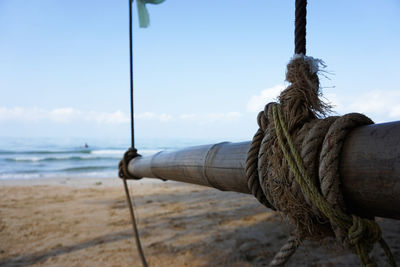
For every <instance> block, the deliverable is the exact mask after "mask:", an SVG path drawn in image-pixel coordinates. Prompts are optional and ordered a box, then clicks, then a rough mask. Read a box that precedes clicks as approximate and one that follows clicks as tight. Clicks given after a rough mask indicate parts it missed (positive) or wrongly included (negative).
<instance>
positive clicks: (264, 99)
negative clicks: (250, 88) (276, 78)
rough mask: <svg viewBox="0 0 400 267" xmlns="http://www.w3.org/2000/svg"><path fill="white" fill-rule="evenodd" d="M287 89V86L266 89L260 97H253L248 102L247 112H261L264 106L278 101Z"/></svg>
mask: <svg viewBox="0 0 400 267" xmlns="http://www.w3.org/2000/svg"><path fill="white" fill-rule="evenodd" d="M283 89H285V86H283V85H281V84H279V85H276V86H274V87H271V88H268V89H264V90H262V91H261V93H260V94H259V95H253V96H252V97H251V98H250V100H249V102H247V111H250V112H259V111H261V110H263V109H264V106H265V105H266V104H267V103H269V102H272V101H276V99H277V97H278V96H279V94H280V93H281V92H282V91H283Z"/></svg>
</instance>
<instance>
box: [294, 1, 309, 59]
mask: <svg viewBox="0 0 400 267" xmlns="http://www.w3.org/2000/svg"><path fill="white" fill-rule="evenodd" d="M306 24H307V0H296V13H295V30H294V44H295V49H294V53H295V54H303V55H305V54H306Z"/></svg>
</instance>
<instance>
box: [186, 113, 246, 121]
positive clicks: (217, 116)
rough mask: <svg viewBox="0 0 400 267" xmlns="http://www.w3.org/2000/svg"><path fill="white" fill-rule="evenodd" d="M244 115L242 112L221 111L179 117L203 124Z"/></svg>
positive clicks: (234, 119) (229, 119) (233, 119)
mask: <svg viewBox="0 0 400 267" xmlns="http://www.w3.org/2000/svg"><path fill="white" fill-rule="evenodd" d="M241 117H242V114H241V113H240V112H236V111H231V112H220V113H206V114H193V113H190V114H181V115H180V116H179V118H180V119H181V120H184V121H197V122H199V123H201V124H205V123H212V122H219V121H236V120H238V119H239V118H241Z"/></svg>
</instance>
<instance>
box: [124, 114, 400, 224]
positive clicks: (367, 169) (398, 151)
mask: <svg viewBox="0 0 400 267" xmlns="http://www.w3.org/2000/svg"><path fill="white" fill-rule="evenodd" d="M249 147H250V142H242V143H227V142H225V143H219V144H213V145H204V146H197V147H189V148H186V149H182V150H178V151H174V152H159V153H157V154H155V155H153V156H150V157H138V158H136V159H134V160H132V161H131V162H130V164H129V172H131V173H132V174H133V175H134V176H136V177H148V178H162V179H166V180H174V181H180V182H186V183H193V184H199V185H205V186H210V187H214V188H217V189H220V190H224V191H235V192H240V193H247V194H250V192H249V190H248V188H247V182H246V181H247V178H246V175H245V162H246V157H247V151H248V149H249ZM340 172H341V177H342V188H343V193H344V196H345V199H346V203H347V205H348V207H349V208H350V209H351V210H352V211H353V212H355V213H358V214H362V215H373V216H381V217H388V218H395V219H400V121H399V122H392V123H385V124H375V125H369V126H363V127H360V128H357V129H355V130H353V131H352V132H351V133H350V134H349V135H348V137H347V138H346V141H345V145H344V148H343V151H342V155H341V165H340Z"/></svg>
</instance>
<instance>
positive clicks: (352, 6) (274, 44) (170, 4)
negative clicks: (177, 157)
mask: <svg viewBox="0 0 400 267" xmlns="http://www.w3.org/2000/svg"><path fill="white" fill-rule="evenodd" d="M308 2H309V3H308V17H307V23H308V24H307V55H309V56H312V57H315V58H320V59H322V60H323V61H324V62H325V63H326V65H327V67H326V69H325V71H326V72H325V73H324V75H323V76H321V86H322V88H323V93H324V96H325V98H326V99H327V100H328V101H329V102H331V103H332V104H333V105H334V106H335V108H334V110H335V111H336V112H337V113H338V114H344V113H347V112H362V113H364V114H366V115H368V116H370V117H371V118H372V119H373V120H374V121H376V122H379V123H380V122H389V121H396V120H399V119H400V83H399V78H400V49H399V47H400V1H398V0H381V1H376V0H374V1H373V0H353V1H345V0H338V1H325V0H324V1H321V0H318V1H317V0H313V1H312V0H310V1H308ZM148 10H149V13H150V21H151V25H150V27H149V28H146V29H142V28H139V27H138V22H137V13H136V10H134V13H133V14H134V26H133V39H134V40H133V49H134V87H135V89H134V90H135V135H136V138H139V139H140V138H182V139H218V140H221V141H224V140H227V141H239V140H251V138H252V136H253V134H254V133H255V132H256V129H257V123H256V117H257V113H258V111H260V110H262V109H263V106H264V105H265V104H266V103H268V102H270V101H273V100H274V99H275V98H276V97H277V96H278V95H279V92H280V90H282V89H283V88H284V87H285V86H287V83H286V82H285V80H284V79H285V72H286V64H287V63H288V62H289V60H290V58H291V57H292V56H293V51H294V44H293V43H294V41H293V39H294V37H293V36H294V33H293V32H294V0H291V1H288V0H281V1H276V0H268V1H267V0H253V1H239V0H229V1H228V0H218V1H212V0H203V1H194V0H191V1H188V0H186V1H184V0H166V1H165V2H164V3H162V4H160V5H148ZM128 14H129V13H128V1H116V0H113V1H110V0H109V1H105V0H96V1H92V0H85V1H78V0H69V1H54V0H30V1H15V0H0V62H1V64H0V96H1V97H0V137H1V136H3V137H12V136H17V137H80V138H82V137H83V138H85V137H88V138H89V137H102V138H129V136H130V124H129V120H130V115H129V111H130V108H129V104H130V100H129V39H128V38H129V32H128V19H129V17H128ZM325 76H326V77H325Z"/></svg>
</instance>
